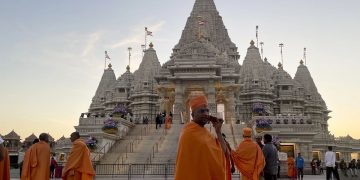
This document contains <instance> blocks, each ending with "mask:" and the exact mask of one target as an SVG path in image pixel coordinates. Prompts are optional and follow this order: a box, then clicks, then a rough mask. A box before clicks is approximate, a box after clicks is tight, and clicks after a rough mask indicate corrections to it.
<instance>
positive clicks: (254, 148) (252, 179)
mask: <svg viewBox="0 0 360 180" xmlns="http://www.w3.org/2000/svg"><path fill="white" fill-rule="evenodd" d="M251 132H252V130H251V129H250V128H244V129H243V138H244V140H243V141H242V142H241V143H240V144H239V146H238V148H237V149H236V151H234V150H232V151H231V156H232V158H233V160H234V163H235V166H236V167H237V168H238V169H239V171H240V173H241V180H258V179H259V176H260V173H261V172H262V170H263V169H264V167H265V158H264V155H263V152H262V151H261V149H260V147H259V145H258V144H257V143H256V142H254V141H253V140H252V139H251Z"/></svg>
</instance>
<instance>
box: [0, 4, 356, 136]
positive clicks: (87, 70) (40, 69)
mask: <svg viewBox="0 0 360 180" xmlns="http://www.w3.org/2000/svg"><path fill="white" fill-rule="evenodd" d="M0 2H1V6H0V23H1V28H0V34H1V35H0V62H1V66H0V82H1V84H0V90H1V93H0V99H1V103H0V114H1V118H0V134H2V135H5V134H8V133H9V132H10V131H11V130H15V132H17V133H18V134H19V135H20V136H21V138H22V139H25V138H26V137H27V136H29V135H30V134H31V133H35V134H36V135H39V134H40V133H41V132H48V133H50V134H51V135H52V136H53V137H54V138H55V139H58V138H60V137H61V136H62V135H65V136H66V137H68V136H69V135H70V133H71V132H72V131H74V130H75V129H74V126H75V125H77V124H78V118H79V116H80V114H81V113H82V112H87V110H88V108H89V105H90V103H91V98H92V97H93V96H94V94H95V91H96V88H97V86H98V84H99V81H100V78H101V76H102V73H103V71H104V51H105V50H107V51H108V53H109V56H110V57H111V63H112V65H113V69H114V70H115V74H116V76H117V77H118V76H120V75H121V74H122V73H124V72H125V70H126V69H125V68H126V65H127V64H128V51H127V48H128V47H132V59H131V71H132V72H133V71H134V70H136V69H137V68H138V66H139V64H140V62H141V44H144V27H145V26H146V27H148V29H149V30H150V31H152V32H153V36H152V37H149V39H148V42H150V41H151V42H153V44H154V48H155V50H156V51H157V55H158V58H159V60H160V62H161V63H164V62H166V61H167V60H169V57H170V55H171V52H172V48H173V47H174V45H175V44H176V43H177V42H178V41H179V39H180V35H181V32H182V30H183V29H184V27H185V23H186V20H187V18H188V17H189V16H190V12H191V10H192V7H193V4H194V2H195V0H154V1H145V0H107V1H100V0H96V1H95V0H77V1H70V0H62V1H48V0H38V1H4V0H0ZM215 4H216V6H217V10H218V11H219V13H220V15H221V16H222V18H223V21H224V24H225V27H226V28H227V29H228V33H229V36H230V38H231V40H232V41H233V42H234V43H235V44H236V45H237V47H238V52H239V53H240V55H241V58H240V60H239V63H240V64H242V63H243V60H244V57H245V55H246V50H247V48H248V47H249V45H250V44H249V43H250V41H251V40H256V39H255V27H256V25H258V26H259V40H260V41H263V42H264V56H266V57H267V58H268V60H269V62H270V63H272V64H273V65H277V64H278V62H279V61H280V48H279V43H284V48H283V54H284V69H285V70H286V71H287V72H289V74H290V75H291V76H292V77H294V75H295V72H296V69H297V66H298V65H299V61H300V59H302V57H303V48H304V47H306V48H307V66H308V68H309V70H310V72H311V75H312V77H313V79H314V81H315V84H316V86H317V88H318V91H319V93H320V94H321V95H322V97H323V99H324V100H325V102H326V103H327V106H328V109H330V110H331V111H332V112H331V113H330V116H332V118H331V119H330V120H329V130H330V131H331V133H332V134H334V135H335V136H345V135H348V134H349V135H351V136H352V137H354V138H356V139H360V131H359V126H358V124H357V123H359V115H358V114H357V111H359V109H360V94H359V92H360V81H359V77H360V70H359V66H360V60H359V56H360V55H359V54H358V53H359V52H360V45H359V43H360V33H359V32H360V21H359V20H360V11H359V9H360V1H358V0H345V1H339V0H316V1H310V0H303V1H299V0H259V1H244V0H215Z"/></svg>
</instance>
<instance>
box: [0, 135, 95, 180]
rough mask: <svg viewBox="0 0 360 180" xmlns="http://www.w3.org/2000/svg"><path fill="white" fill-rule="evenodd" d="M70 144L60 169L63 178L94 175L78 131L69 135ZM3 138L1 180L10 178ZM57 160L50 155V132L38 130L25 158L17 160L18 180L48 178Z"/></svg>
mask: <svg viewBox="0 0 360 180" xmlns="http://www.w3.org/2000/svg"><path fill="white" fill-rule="evenodd" d="M70 140H71V142H72V148H71V150H70V153H69V156H68V159H67V161H66V164H65V165H64V168H63V169H62V175H61V177H62V179H64V180H73V179H79V180H80V179H81V180H91V179H93V177H94V176H95V171H94V169H93V166H92V164H91V160H90V151H89V149H88V148H87V146H86V144H85V143H84V141H83V140H82V139H80V134H79V133H78V132H73V133H72V134H71V135H70ZM3 143H4V141H3V139H2V138H1V137H0V180H10V161H9V154H8V151H7V149H6V148H4V145H3ZM57 166H58V164H57V161H56V160H55V158H54V157H53V156H51V152H50V145H49V135H48V134H47V133H41V134H40V136H39V139H35V140H34V141H33V144H32V145H31V146H30V147H29V148H28V149H27V150H26V152H25V155H24V160H23V162H22V163H21V164H20V178H21V180H48V179H50V178H55V176H54V174H55V168H56V167H57Z"/></svg>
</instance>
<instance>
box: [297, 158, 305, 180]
mask: <svg viewBox="0 0 360 180" xmlns="http://www.w3.org/2000/svg"><path fill="white" fill-rule="evenodd" d="M304 162H305V161H304V158H303V157H302V156H301V153H298V156H297V157H296V160H295V165H296V170H297V177H298V179H301V180H302V179H303V178H304Z"/></svg>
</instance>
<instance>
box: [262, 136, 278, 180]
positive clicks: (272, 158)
mask: <svg viewBox="0 0 360 180" xmlns="http://www.w3.org/2000/svg"><path fill="white" fill-rule="evenodd" d="M264 142H265V145H264V147H263V149H262V151H263V153H264V157H265V161H266V163H265V168H264V178H265V180H276V179H277V176H276V174H277V170H278V161H279V157H278V153H277V149H276V147H275V145H274V144H273V143H272V136H271V135H270V134H265V135H264Z"/></svg>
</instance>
